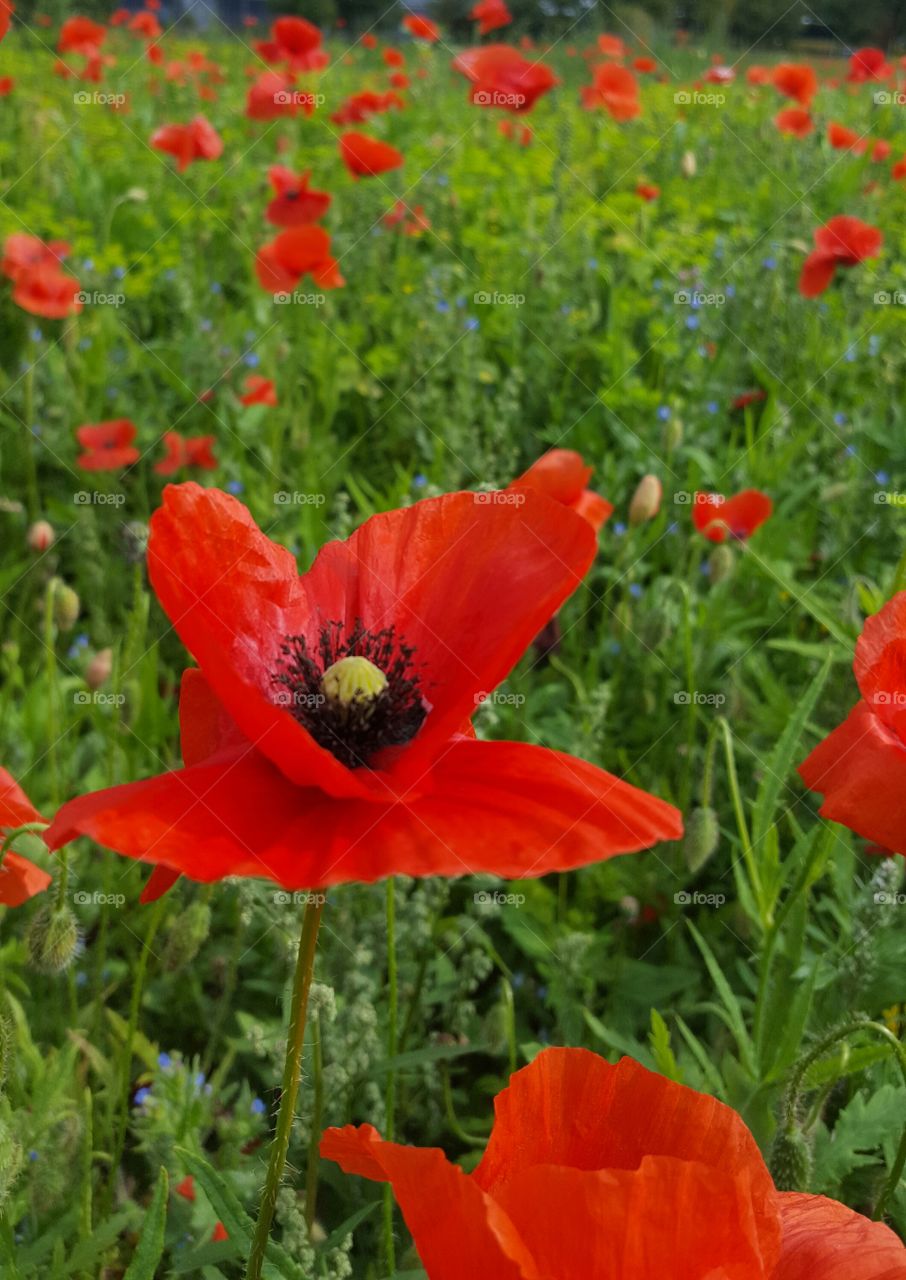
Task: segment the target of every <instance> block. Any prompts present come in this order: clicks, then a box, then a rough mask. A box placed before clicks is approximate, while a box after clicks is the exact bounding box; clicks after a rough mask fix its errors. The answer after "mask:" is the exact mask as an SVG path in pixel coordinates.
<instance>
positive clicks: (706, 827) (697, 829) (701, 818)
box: [683, 805, 720, 871]
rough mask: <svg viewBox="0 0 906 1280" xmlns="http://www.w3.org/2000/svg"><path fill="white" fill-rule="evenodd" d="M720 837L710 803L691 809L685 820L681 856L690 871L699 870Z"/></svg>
mask: <svg viewBox="0 0 906 1280" xmlns="http://www.w3.org/2000/svg"><path fill="white" fill-rule="evenodd" d="M719 839H720V827H719V825H718V822H717V814H716V813H715V812H714V810H713V809H712V808H711V806H710V805H705V806H704V807H703V808H701V809H693V811H692V813H690V815H689V818H688V820H687V822H686V836H685V839H684V840H683V856H684V857H685V859H686V866H687V867H688V868H689V870H690V871H700V870H701V868H702V867H703V866H704V865H705V863H706V862H707V861H708V860H709V858H711V857H712V855H713V854H714V851H715V849H716V848H717V843H718V841H719Z"/></svg>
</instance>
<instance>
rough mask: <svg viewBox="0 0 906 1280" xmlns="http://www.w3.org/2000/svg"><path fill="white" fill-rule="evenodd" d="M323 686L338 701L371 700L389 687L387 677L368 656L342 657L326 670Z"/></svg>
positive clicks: (322, 679) (328, 694)
mask: <svg viewBox="0 0 906 1280" xmlns="http://www.w3.org/2000/svg"><path fill="white" fill-rule="evenodd" d="M321 688H322V689H323V690H324V693H325V695H326V696H327V697H328V698H331V699H334V700H335V701H336V702H342V703H344V704H347V705H348V704H349V703H351V702H371V701H372V699H374V698H376V697H377V696H378V694H380V693H383V691H384V690H385V689H386V688H387V677H386V676H385V675H384V673H383V671H382V670H381V669H380V667H376V666H375V665H374V663H373V662H369V661H368V659H367V658H340V660H339V661H338V662H334V663H333V664H332V666H329V667H328V668H327V670H326V671H325V672H324V675H323V676H322V677H321Z"/></svg>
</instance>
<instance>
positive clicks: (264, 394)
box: [239, 373, 277, 407]
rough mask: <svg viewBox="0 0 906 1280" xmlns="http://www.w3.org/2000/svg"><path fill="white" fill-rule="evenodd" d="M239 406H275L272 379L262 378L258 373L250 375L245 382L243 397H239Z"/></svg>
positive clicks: (275, 400)
mask: <svg viewBox="0 0 906 1280" xmlns="http://www.w3.org/2000/svg"><path fill="white" fill-rule="evenodd" d="M239 403H240V404H266V405H270V406H271V407H273V406H274V405H276V404H277V388H276V386H275V385H274V380H273V378H262V376H261V374H260V373H250V374H249V376H248V377H247V378H246V380H245V395H242V396H240V397H239Z"/></svg>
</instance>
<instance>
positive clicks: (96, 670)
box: [85, 649, 113, 689]
mask: <svg viewBox="0 0 906 1280" xmlns="http://www.w3.org/2000/svg"><path fill="white" fill-rule="evenodd" d="M112 670H113V650H112V649H99V650H98V652H97V653H96V654H95V655H94V657H93V658H92V659H91V661H90V662H89V663H88V666H87V667H86V668H85V683H86V684H87V685H88V688H89V689H100V687H101V685H102V684H106V683H107V681H108V680H109V679H110V672H111V671H112Z"/></svg>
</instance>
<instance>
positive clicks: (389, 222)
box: [383, 200, 431, 236]
mask: <svg viewBox="0 0 906 1280" xmlns="http://www.w3.org/2000/svg"><path fill="white" fill-rule="evenodd" d="M383 223H384V226H385V227H390V228H391V229H396V230H398V231H400V232H401V233H402V234H403V235H404V236H420V235H421V234H422V233H423V232H425V231H429V230H430V228H431V223H430V221H429V220H428V218H426V217H425V207H424V205H421V204H417V205H414V206H412V207H411V208H410V206H409V205H407V204H406V202H405V200H397V202H396V204H395V205H394V206H393V208H392V209H391V210H390V211H389V212H388V213H385V214H384V217H383Z"/></svg>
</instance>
